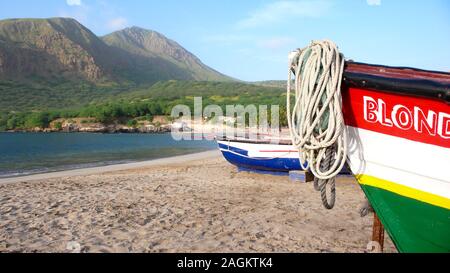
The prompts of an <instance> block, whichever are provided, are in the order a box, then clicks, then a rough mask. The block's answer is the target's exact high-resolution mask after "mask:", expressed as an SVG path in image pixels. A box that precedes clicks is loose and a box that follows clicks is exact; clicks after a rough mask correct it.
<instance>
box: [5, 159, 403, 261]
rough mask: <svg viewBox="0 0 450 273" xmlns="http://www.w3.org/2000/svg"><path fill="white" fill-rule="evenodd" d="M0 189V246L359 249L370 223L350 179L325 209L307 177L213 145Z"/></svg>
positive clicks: (342, 181) (390, 246)
mask: <svg viewBox="0 0 450 273" xmlns="http://www.w3.org/2000/svg"><path fill="white" fill-rule="evenodd" d="M0 192H1V194H0V252H72V251H75V252H189V253H190V252H365V251H366V246H367V243H368V242H369V240H370V238H371V231H372V229H371V227H372V220H373V216H372V215H369V216H367V217H365V218H361V217H360V215H359V208H360V207H361V204H362V203H363V201H364V195H363V193H362V191H361V190H360V188H359V186H358V185H357V183H356V181H355V180H354V179H353V178H348V177H346V178H340V179H339V180H338V182H337V205H336V208H335V209H334V210H332V211H327V210H325V209H324V208H323V207H322V205H321V201H320V195H319V193H317V192H315V191H314V188H313V185H312V184H302V183H294V182H291V181H289V179H288V177H286V176H271V175H261V174H255V173H248V172H238V170H237V168H236V167H234V166H232V165H230V164H228V163H227V162H226V161H225V160H224V159H223V158H222V157H221V156H220V155H219V154H218V152H216V151H213V152H206V153H201V154H195V155H187V156H181V157H176V158H167V159H161V160H155V161H149V162H141V163H133V164H126V165H117V166H108V167H101V168H92V169H84V170H74V171H68V172H61V173H50V174H41V175H36V176H31V177H21V178H11V179H3V180H0ZM386 237H387V238H386V249H385V251H386V252H396V250H395V247H394V246H393V244H392V242H391V241H390V239H389V238H388V237H389V236H387V235H386Z"/></svg>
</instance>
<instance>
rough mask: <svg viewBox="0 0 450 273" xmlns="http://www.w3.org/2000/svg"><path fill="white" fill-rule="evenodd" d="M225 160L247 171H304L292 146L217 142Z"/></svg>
mask: <svg viewBox="0 0 450 273" xmlns="http://www.w3.org/2000/svg"><path fill="white" fill-rule="evenodd" d="M217 143H218V145H219V149H220V151H221V152H222V154H223V156H224V157H225V159H226V160H227V161H228V162H230V163H231V164H233V165H235V166H237V167H240V168H245V169H251V170H258V171H270V172H289V171H297V170H304V167H303V166H301V164H300V160H299V155H298V151H297V150H296V149H295V147H293V146H292V145H272V144H259V143H245V142H240V141H217Z"/></svg>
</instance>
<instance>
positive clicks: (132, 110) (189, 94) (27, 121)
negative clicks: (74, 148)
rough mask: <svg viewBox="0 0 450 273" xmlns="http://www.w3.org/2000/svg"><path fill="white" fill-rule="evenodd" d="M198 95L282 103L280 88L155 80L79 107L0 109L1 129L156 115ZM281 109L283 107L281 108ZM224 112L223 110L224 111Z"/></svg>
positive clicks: (227, 101) (215, 100)
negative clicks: (69, 120)
mask: <svg viewBox="0 0 450 273" xmlns="http://www.w3.org/2000/svg"><path fill="white" fill-rule="evenodd" d="M195 96H201V97H202V98H203V105H204V106H207V105H211V104H215V105H219V106H221V107H222V108H223V109H224V110H225V106H226V105H237V104H241V105H250V104H255V105H269V106H270V105H282V106H283V105H285V101H286V96H285V92H284V90H283V89H280V88H272V87H264V86H257V85H250V84H244V83H236V82H196V81H166V82H158V83H157V84H155V85H153V86H152V87H149V88H142V89H139V90H135V91H132V92H127V93H122V94H117V95H115V96H110V97H107V98H102V99H101V100H100V99H99V100H97V101H93V102H91V103H90V104H88V105H85V106H82V107H69V108H65V109H54V110H46V111H25V112H7V111H3V112H2V111H0V130H12V129H29V128H34V127H44V128H45V127H46V126H48V124H49V123H50V122H51V121H52V120H55V119H58V118H77V117H83V118H95V119H96V120H97V121H99V122H103V123H108V122H114V121H117V120H130V119H135V118H140V117H148V116H155V115H170V113H171V111H172V108H173V106H175V105H178V104H183V105H188V106H190V107H193V102H194V97H195ZM282 111H284V109H282ZM224 112H225V111H224Z"/></svg>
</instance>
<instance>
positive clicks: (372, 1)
mask: <svg viewBox="0 0 450 273" xmlns="http://www.w3.org/2000/svg"><path fill="white" fill-rule="evenodd" d="M367 5H369V6H380V5H381V0H367Z"/></svg>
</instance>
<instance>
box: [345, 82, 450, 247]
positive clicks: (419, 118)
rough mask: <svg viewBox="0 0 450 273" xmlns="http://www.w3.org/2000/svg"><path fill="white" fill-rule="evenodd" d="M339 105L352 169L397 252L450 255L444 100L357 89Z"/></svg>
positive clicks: (348, 92) (449, 151) (448, 156)
mask: <svg viewBox="0 0 450 273" xmlns="http://www.w3.org/2000/svg"><path fill="white" fill-rule="evenodd" d="M343 102H344V115H345V120H346V121H345V122H346V125H347V133H348V139H349V147H348V148H349V156H348V159H349V160H348V162H349V165H350V168H351V170H352V172H353V173H354V174H355V176H356V178H357V179H358V181H359V183H360V185H361V187H362V189H363V191H364V193H365V194H366V196H367V198H368V199H369V201H370V203H371V204H372V206H373V208H374V209H375V211H376V213H377V214H378V216H379V218H380V220H381V222H382V223H383V225H384V226H385V228H386V230H387V232H388V233H389V235H390V237H391V238H392V240H393V242H394V243H395V245H396V246H397V249H398V250H399V251H400V252H409V253H411V252H412V253H416V252H421V253H423V252H450V171H449V169H448V168H449V167H448V166H449V162H450V149H449V148H450V139H449V138H448V137H447V135H446V134H447V133H448V131H446V130H447V129H448V119H447V118H448V117H450V109H449V108H450V107H449V105H448V104H446V103H445V102H441V101H438V100H434V99H427V98H417V97H415V96H406V95H399V94H393V93H389V92H383V91H375V90H367V89H360V88H347V89H345V90H343ZM442 120H445V122H442ZM445 126H447V127H445Z"/></svg>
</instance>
